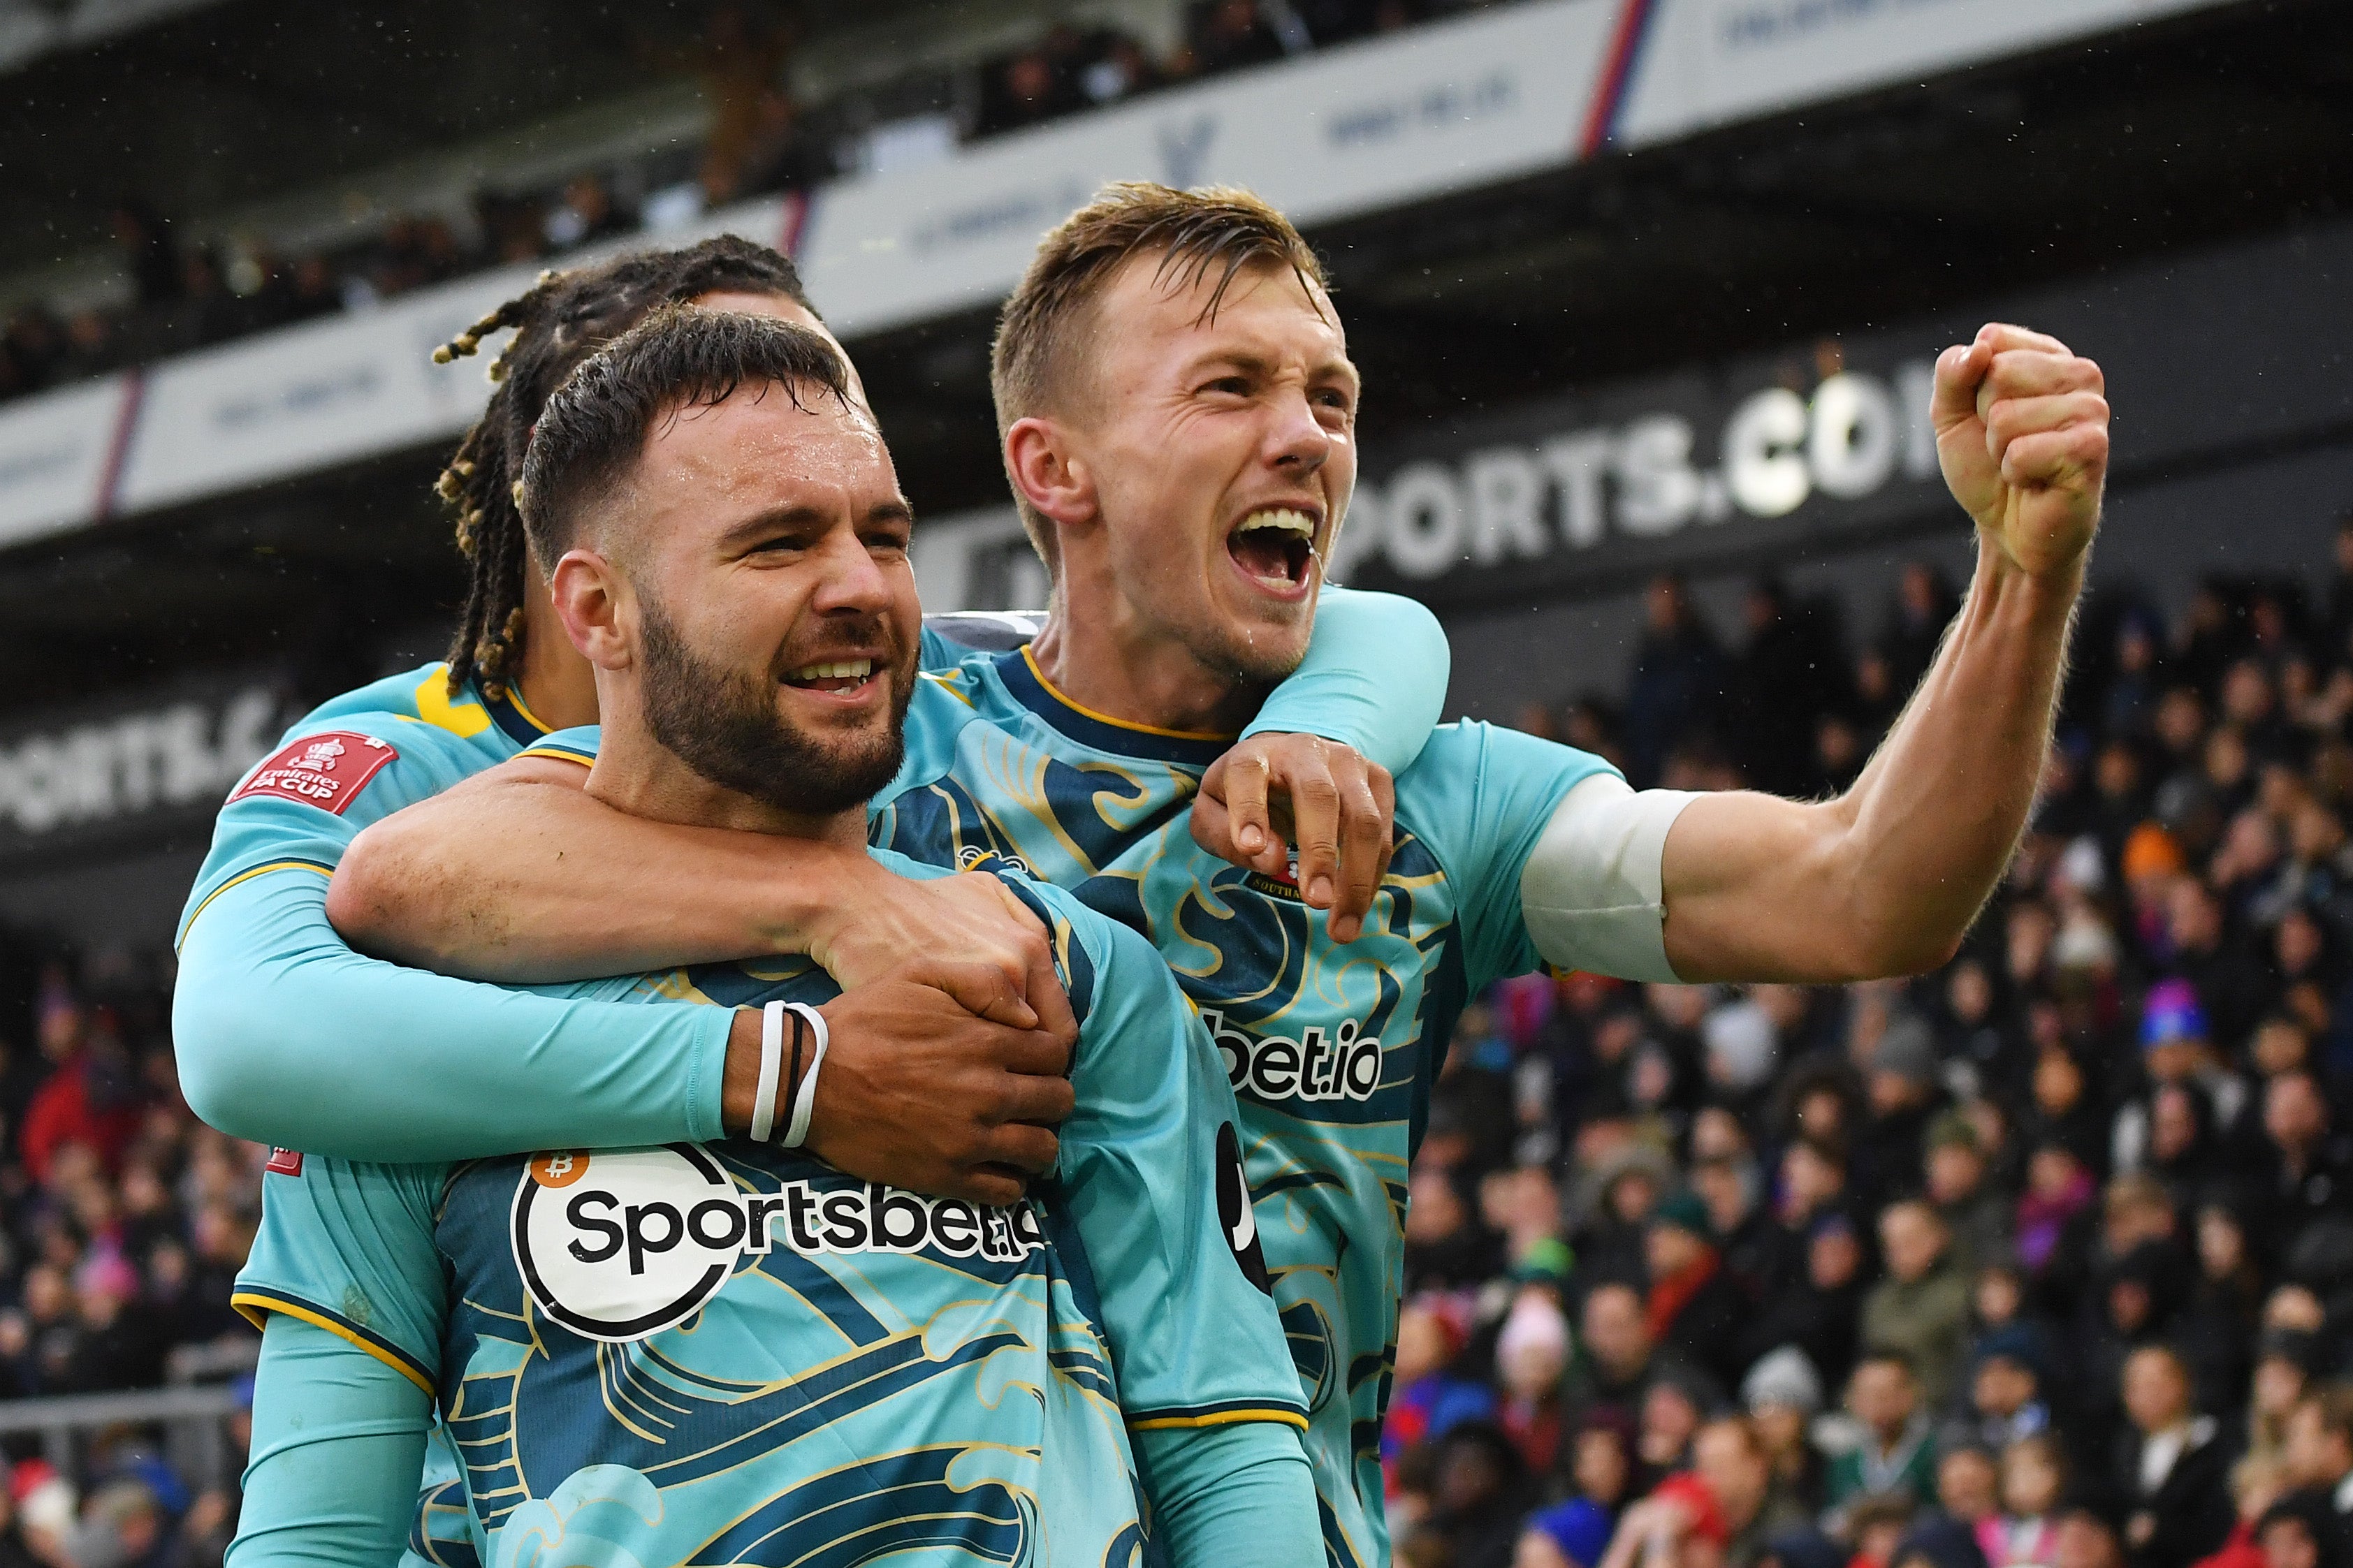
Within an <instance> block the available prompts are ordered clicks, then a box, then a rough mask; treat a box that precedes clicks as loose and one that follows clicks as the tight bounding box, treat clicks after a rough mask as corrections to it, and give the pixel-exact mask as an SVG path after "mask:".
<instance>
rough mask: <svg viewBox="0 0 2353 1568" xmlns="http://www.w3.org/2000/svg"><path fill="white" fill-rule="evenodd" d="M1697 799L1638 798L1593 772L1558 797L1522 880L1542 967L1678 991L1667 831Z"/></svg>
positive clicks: (1679, 795)
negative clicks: (1671, 945)
mask: <svg viewBox="0 0 2353 1568" xmlns="http://www.w3.org/2000/svg"><path fill="white" fill-rule="evenodd" d="M1694 798H1695V797H1694V795H1693V794H1692V793H1691V792H1690V791H1688V790H1673V789H1652V790H1644V791H1642V792H1641V793H1640V794H1637V793H1635V791H1634V790H1633V788H1632V787H1631V786H1630V785H1629V784H1627V783H1626V781H1625V780H1623V779H1621V778H1620V777H1618V776H1617V775H1616V774H1615V773H1596V774H1594V775H1593V776H1592V777H1591V778H1588V779H1586V780H1584V781H1583V782H1581V783H1579V784H1577V786H1576V787H1575V788H1573V789H1571V790H1570V791H1569V792H1568V793H1567V795H1563V796H1561V797H1560V805H1558V806H1556V808H1555V809H1554V811H1553V814H1552V821H1551V822H1549V823H1547V824H1546V826H1545V830H1544V836H1543V837H1540V838H1538V839H1537V840H1536V845H1535V848H1534V849H1533V850H1531V851H1530V852H1529V854H1528V863H1527V866H1526V868H1525V869H1524V870H1523V871H1521V873H1520V912H1521V915H1522V917H1523V918H1524V919H1525V921H1527V927H1528V936H1529V938H1530V940H1532V941H1533V942H1535V948H1536V951H1537V952H1540V953H1542V954H1543V955H1544V957H1545V962H1546V963H1550V964H1552V965H1554V966H1555V967H1556V968H1559V969H1582V970H1587V971H1589V972H1590V973H1596V974H1610V975H1615V976H1617V977H1618V978H1619V979H1620V980H1643V981H1656V982H1661V983H1664V984H1673V983H1675V981H1676V979H1677V976H1676V974H1675V972H1674V970H1673V969H1672V967H1670V966H1669V964H1668V963H1667V907H1666V895H1665V891H1664V882H1663V879H1662V875H1661V871H1660V867H1661V863H1662V861H1663V859H1664V858H1665V856H1666V849H1667V829H1669V828H1670V827H1672V826H1674V822H1675V818H1676V817H1677V816H1681V815H1683V807H1684V806H1686V805H1690V804H1691V803H1692V801H1693V800H1694Z"/></svg>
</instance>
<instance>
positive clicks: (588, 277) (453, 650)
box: [433, 235, 816, 697]
mask: <svg viewBox="0 0 2353 1568" xmlns="http://www.w3.org/2000/svg"><path fill="white" fill-rule="evenodd" d="M720 290H734V291H740V292H743V293H747V294H776V295H782V296H783V297H785V298H786V299H788V300H793V301H794V302H795V303H797V304H798V305H799V306H800V307H801V308H802V309H804V310H808V311H809V313H810V314H812V315H815V314H816V310H815V309H814V308H813V307H811V306H810V304H809V302H808V296H807V294H806V293H805V292H803V291H802V289H801V279H800V272H799V270H798V269H797V268H795V267H794V266H793V263H792V259H791V258H789V257H786V256H784V255H781V254H779V253H778V252H776V251H774V250H771V249H769V248H768V247H766V246H765V245H754V243H752V242H751V241H750V240H747V239H739V238H737V237H734V236H733V235H722V236H720V237H718V238H716V239H706V240H704V241H702V243H701V244H699V245H691V246H688V247H685V248H683V249H680V250H644V251H638V252H635V253H633V254H630V255H628V256H620V257H616V258H613V259H612V260H609V261H604V262H599V263H597V264H596V265H595V266H593V267H582V268H575V269H574V270H572V271H569V272H543V273H541V274H540V275H539V280H538V281H537V282H535V283H534V284H533V285H532V287H531V288H530V289H528V290H526V291H525V292H523V293H522V294H520V295H517V296H516V297H515V298H514V299H512V300H508V301H507V302H506V303H505V304H503V305H501V306H500V307H499V308H498V309H497V310H492V311H491V312H490V313H489V314H488V315H486V316H484V317H483V318H482V319H481V320H480V321H476V322H475V323H474V324H473V325H472V326H470V327H468V328H467V329H466V330H465V331H462V332H459V334H458V335H457V336H456V337H454V338H452V339H450V340H449V342H447V343H444V344H443V345H442V346H441V347H439V348H438V349H436V350H434V351H433V361H434V363H436V364H448V363H450V362H451V361H452V360H458V359H463V358H465V357H466V356H468V355H470V354H472V353H477V352H479V350H480V347H481V343H482V340H483V339H485V338H488V337H491V336H493V335H495V334H496V333H499V332H501V331H506V330H507V329H509V328H512V329H513V330H514V336H513V337H512V339H510V340H509V341H508V343H507V345H506V348H505V349H504V351H503V352H501V353H500V354H499V356H498V357H497V358H496V359H494V360H492V361H491V367H490V377H491V382H492V383H493V384H495V386H496V390H495V391H493V392H492V393H491V401H490V405H489V406H488V407H486V408H484V409H483V410H482V416H481V417H480V419H477V420H476V421H474V425H473V428H471V429H470V430H468V431H467V432H466V437H465V439H464V440H462V441H460V442H459V444H458V452H457V455H456V456H455V457H454V458H451V459H450V462H449V466H448V468H444V469H443V470H442V471H441V477H440V479H438V480H437V481H436V482H435V484H434V486H433V490H434V493H435V494H436V495H438V496H439V497H440V498H441V501H442V504H443V505H444V506H446V507H447V508H448V510H449V514H450V519H451V521H452V523H453V525H454V527H455V531H456V533H457V539H458V552H459V554H461V555H463V556H464V557H465V558H466V563H467V567H468V572H469V580H468V583H467V587H466V603H465V606H464V608H463V609H462V610H460V611H459V616H458V629H457V633H456V635H455V636H454V637H451V639H450V642H449V694H450V695H451V696H453V697H454V696H456V695H457V694H458V693H459V690H460V689H463V688H464V686H465V684H466V682H467V681H468V680H472V681H473V682H474V683H475V684H476V686H478V687H479V688H480V689H481V691H482V693H483V694H484V695H485V696H491V697H497V696H502V695H503V694H504V693H505V691H506V688H507V684H508V682H509V681H511V680H512V679H514V677H515V675H516V673H517V672H518V671H519V670H520V669H521V668H522V644H523V608H522V606H523V591H524V585H525V584H526V583H527V581H528V579H527V578H526V577H525V575H524V574H526V573H528V572H531V571H532V570H533V566H532V563H531V553H530V551H529V549H528V548H527V547H526V545H525V543H524V541H523V529H522V512H521V511H519V510H517V508H516V501H515V495H516V491H517V489H519V488H520V486H521V484H522V459H523V451H524V449H525V448H526V447H528V446H529V445H530V444H531V432H532V427H533V426H534V425H536V424H537V423H538V422H539V416H540V411H541V410H542V409H543V408H544V407H545V406H546V405H547V400H548V398H550V397H551V396H553V395H554V393H555V389H556V388H557V387H559V386H561V385H563V384H564V382H565V377H567V376H569V375H570V374H572V372H573V370H574V368H575V367H576V366H577V365H578V364H579V363H580V362H581V361H583V360H585V359H586V358H587V357H588V356H589V355H590V354H593V353H596V351H597V350H598V349H600V348H602V347H604V346H605V344H607V343H608V342H611V341H612V340H613V339H615V338H617V337H619V336H620V335H621V334H622V333H623V332H626V331H628V330H629V329H630V328H631V327H634V326H636V325H637V324H638V322H639V321H643V320H644V319H645V318H646V317H647V316H648V315H649V314H651V313H652V312H653V311H654V310H656V309H657V308H659V307H660V306H663V305H670V304H682V303H685V302H687V301H689V300H694V299H696V298H698V297H699V296H701V295H704V294H709V293H713V292H717V291H720Z"/></svg>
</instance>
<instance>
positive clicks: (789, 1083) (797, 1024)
mask: <svg viewBox="0 0 2353 1568" xmlns="http://www.w3.org/2000/svg"><path fill="white" fill-rule="evenodd" d="M785 1016H786V1017H788V1018H790V1019H791V1020H792V1021H793V1060H792V1066H791V1068H789V1069H788V1070H787V1071H786V1073H785V1081H784V1084H783V1086H782V1087H781V1088H780V1089H778V1091H777V1095H776V1098H777V1099H778V1100H781V1101H783V1102H784V1104H785V1105H786V1106H790V1105H791V1104H792V1102H793V1096H794V1095H796V1094H797V1093H798V1092H800V1087H801V1040H802V1038H803V1037H805V1036H806V1035H807V1033H808V1026H807V1024H806V1023H804V1022H802V1021H801V1016H800V1015H799V1014H798V1013H796V1012H794V1011H793V1010H792V1009H791V1008H789V1007H787V1008H786V1009H785ZM792 1121H793V1119H792V1113H791V1112H790V1111H789V1110H787V1111H786V1114H785V1116H784V1118H783V1119H782V1120H781V1121H777V1122H776V1129H775V1131H774V1132H772V1133H770V1135H769V1140H770V1142H774V1141H775V1138H776V1133H779V1132H783V1131H786V1129H787V1128H789V1127H790V1126H791V1125H792Z"/></svg>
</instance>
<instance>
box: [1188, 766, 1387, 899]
mask: <svg viewBox="0 0 2353 1568" xmlns="http://www.w3.org/2000/svg"><path fill="white" fill-rule="evenodd" d="M1396 814H1397V791H1396V789H1395V787H1394V786H1393V784H1391V782H1390V779H1389V772H1388V769H1387V768H1385V767H1382V766H1381V765H1380V764H1379V763H1375V762H1371V761H1368V760H1366V758H1365V757H1364V756H1362V755H1361V754H1359V753H1358V752H1356V750H1355V749H1354V748H1352V747H1348V746H1344V745H1342V744H1340V743H1339V742H1336V741H1327V740H1324V738H1323V737H1322V736H1320V735H1251V736H1250V737H1248V738H1247V739H1244V740H1242V741H1240V742H1236V743H1235V745H1234V747H1233V749H1232V750H1230V751H1229V752H1226V754H1225V755H1223V756H1221V757H1219V759H1218V760H1217V761H1216V762H1214V763H1210V764H1209V771H1208V773H1207V774H1206V775H1205V776H1204V777H1203V778H1202V780H1201V794H1200V797H1199V798H1198V799H1197V800H1196V801H1195V802H1194V803H1193V839H1194V842H1196V843H1198V845H1200V847H1202V848H1204V849H1207V850H1208V852H1209V853H1210V854H1212V855H1215V856H1216V857H1218V858H1219V859H1220V860H1230V861H1232V862H1233V863H1234V864H1235V865H1237V866H1245V867H1248V868H1250V869H1252V870H1255V871H1260V872H1263V873H1264V874H1265V875H1267V876H1270V877H1282V876H1284V875H1287V874H1288V873H1289V871H1290V859H1291V857H1290V855H1289V853H1288V851H1287V849H1286V847H1285V846H1286V845H1288V844H1296V845H1297V846H1298V847H1299V872H1298V880H1299V894H1300V897H1301V898H1303V899H1304V900H1306V901H1307V903H1308V905H1309V907H1310V908H1313V909H1319V910H1330V911H1331V919H1330V920H1329V921H1327V922H1326V924H1325V927H1324V929H1325V930H1326V931H1330V932H1331V933H1332V940H1333V941H1335V942H1353V941H1355V940H1356V936H1357V935H1358V933H1360V932H1361V931H1363V930H1364V929H1365V915H1366V911H1367V910H1370V909H1371V908H1372V907H1373V895H1374V894H1375V893H1376V892H1377V891H1378V890H1379V889H1380V885H1381V879H1382V878H1383V877H1384V876H1386V875H1388V868H1389V852H1390V850H1391V848H1392V847H1393V845H1392V843H1391V837H1390V831H1389V830H1390V826H1391V824H1392V823H1393V822H1394V821H1395V819H1396Z"/></svg>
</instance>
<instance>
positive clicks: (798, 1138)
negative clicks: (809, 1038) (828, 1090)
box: [768, 1002, 827, 1149]
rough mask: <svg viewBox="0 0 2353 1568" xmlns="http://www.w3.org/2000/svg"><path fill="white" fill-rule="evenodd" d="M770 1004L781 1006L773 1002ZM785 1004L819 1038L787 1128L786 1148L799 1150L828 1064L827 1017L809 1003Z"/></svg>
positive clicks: (815, 1105)
mask: <svg viewBox="0 0 2353 1568" xmlns="http://www.w3.org/2000/svg"><path fill="white" fill-rule="evenodd" d="M768 1005H770V1006H772V1007H773V1006H776V1005H778V1004H776V1003H774V1002H771V1003H770V1004H768ZM782 1005H784V1006H786V1007H790V1008H791V1009H792V1010H793V1011H794V1012H796V1013H798V1014H799V1015H800V1016H801V1017H802V1018H803V1020H805V1021H806V1022H807V1025H808V1027H809V1033H810V1034H811V1035H813V1036H815V1037H817V1045H816V1046H815V1047H813V1048H812V1050H811V1051H810V1053H809V1065H808V1070H807V1072H805V1073H803V1074H801V1089H800V1092H799V1093H798V1094H797V1095H795V1096H794V1097H793V1120H792V1124H791V1125H790V1126H788V1127H786V1129H785V1139H784V1146H785V1147H786V1148H787V1149H797V1148H799V1147H800V1146H801V1145H802V1144H803V1143H804V1142H807V1139H808V1130H809V1117H810V1115H811V1114H812V1113H813V1112H814V1111H815V1110H817V1069H818V1068H821V1067H823V1066H824V1065H825V1047H826V1043H827V1037H826V1027H825V1015H824V1014H822V1013H820V1012H818V1010H817V1009H816V1008H814V1007H812V1006H810V1005H808V1004H807V1003H806V1002H786V1003H784V1004H782Z"/></svg>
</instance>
